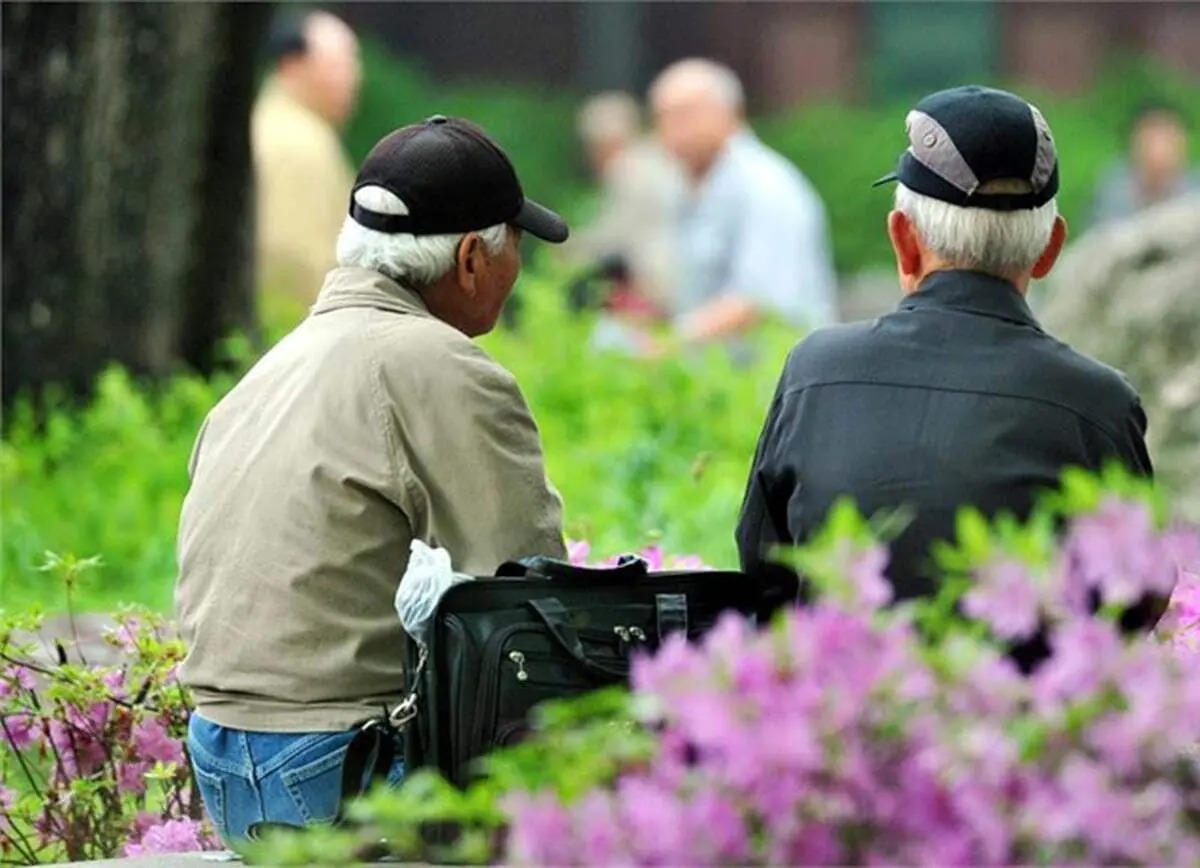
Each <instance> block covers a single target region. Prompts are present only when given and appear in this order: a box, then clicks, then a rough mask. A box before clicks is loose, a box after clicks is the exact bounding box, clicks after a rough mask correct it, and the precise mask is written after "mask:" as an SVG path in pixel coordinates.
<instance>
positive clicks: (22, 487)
mask: <svg viewBox="0 0 1200 868" xmlns="http://www.w3.org/2000/svg"><path fill="white" fill-rule="evenodd" d="M539 275H544V276H539ZM561 279H562V275H561V273H560V272H557V271H556V270H555V269H554V268H553V265H552V264H551V263H540V264H537V263H535V267H534V269H533V270H532V271H531V272H530V273H529V274H527V275H525V276H523V277H522V279H521V290H520V291H521V292H522V293H523V294H524V295H525V297H526V321H525V323H524V324H523V327H522V330H521V331H520V332H517V333H498V334H494V335H492V336H490V337H489V338H487V339H485V341H484V343H485V345H486V346H487V348H488V349H489V350H491V351H492V352H493V353H494V354H495V355H496V356H497V357H498V358H499V360H500V361H501V362H502V363H504V364H505V365H506V366H507V367H508V368H509V369H510V370H512V372H513V373H514V374H515V376H516V378H517V381H518V382H519V383H520V384H521V387H522V389H523V390H524V392H525V394H526V396H527V398H528V399H529V402H530V405H531V406H532V408H533V411H534V415H535V417H536V418H537V420H538V423H539V425H540V428H541V433H542V438H543V443H544V446H545V452H546V460H547V466H548V470H549V473H550V476H551V478H552V479H553V481H554V483H555V484H556V486H557V487H558V488H559V490H560V491H561V492H562V494H563V497H564V499H565V501H566V507H567V522H568V527H567V530H568V533H569V535H571V536H573V537H578V538H586V539H589V540H591V542H592V544H593V545H594V546H595V547H596V550H597V551H604V552H616V551H623V550H626V549H628V548H630V547H637V546H639V545H641V544H642V543H644V542H650V541H653V540H657V541H659V542H660V543H661V544H662V545H663V546H664V547H666V548H668V549H669V550H671V551H694V552H696V553H697V554H699V555H701V556H703V557H704V558H705V559H706V560H707V561H708V562H710V563H714V564H718V565H726V564H731V563H734V562H735V557H736V555H735V551H734V545H733V533H732V529H733V526H734V524H735V522H736V518H737V510H738V507H739V504H740V502H741V496H742V491H743V488H744V485H745V479H746V477H745V474H746V472H747V468H748V466H749V461H750V457H751V456H752V455H753V453H754V446H755V441H756V438H757V436H758V430H759V428H760V426H761V424H762V418H763V416H764V414H765V412H766V407H767V404H768V402H769V400H770V396H771V390H772V389H773V388H774V385H775V381H776V379H777V377H778V374H779V368H780V366H781V364H782V360H783V357H784V355H785V353H786V351H787V350H788V349H789V348H790V345H791V344H792V343H793V341H794V340H795V337H794V335H792V334H789V333H787V332H786V331H779V332H768V333H767V334H766V335H764V337H763V338H762V345H761V353H760V355H761V359H760V361H759V362H758V363H757V364H756V365H754V366H752V367H750V368H747V369H740V370H738V369H734V368H733V367H732V366H731V364H730V362H729V360H728V359H726V358H724V357H723V356H722V355H721V354H720V353H719V352H713V353H711V354H709V355H707V356H705V357H703V358H667V359H663V360H661V361H657V362H639V361H634V360H630V359H626V358H623V357H620V356H617V355H612V354H596V353H594V352H593V351H592V350H591V349H590V347H589V346H588V334H589V329H590V328H591V324H592V323H591V320H588V319H584V320H579V321H576V320H573V319H572V318H571V317H570V316H569V315H568V314H567V313H566V311H565V307H564V305H563V301H562V297H561V295H560V294H559V292H558V287H559V285H560V284H559V282H558V281H559V280H561ZM231 353H232V354H233V355H239V356H241V358H242V359H243V360H242V362H241V366H242V367H244V366H245V365H247V364H249V362H250V361H252V358H251V357H250V356H249V355H248V354H246V350H245V348H244V347H240V346H239V347H234V348H233V349H231ZM548 360H552V362H548ZM232 382H233V376H232V375H230V376H226V377H222V378H219V379H217V380H214V381H212V382H206V381H204V380H201V379H199V378H195V377H192V376H187V375H180V376H178V377H175V378H173V379H171V380H169V381H168V382H165V383H162V384H159V385H155V386H146V385H143V384H140V383H138V382H136V381H135V380H133V379H132V378H131V377H130V376H129V375H128V374H126V373H125V372H123V371H121V370H119V369H113V370H111V371H109V372H108V373H106V374H105V375H104V376H103V377H102V378H101V380H100V382H99V386H98V390H97V396H96V398H95V400H94V402H93V403H92V404H90V405H89V406H88V407H86V408H84V409H82V410H75V409H72V408H70V407H69V406H67V405H66V404H65V403H55V402H53V401H51V403H50V406H51V411H50V412H49V415H48V420H47V424H46V425H45V427H44V429H40V430H39V428H38V426H37V425H36V424H35V419H34V416H33V413H32V412H31V410H30V409H29V407H28V406H24V407H18V408H17V409H15V410H14V411H13V413H11V414H10V416H9V418H8V419H7V420H6V421H7V425H8V430H7V433H6V437H5V439H4V441H3V443H0V485H2V486H3V490H4V495H5V496H4V498H3V499H2V502H0V521H2V523H3V527H4V533H3V539H2V540H0V554H2V560H0V570H2V571H0V592H2V593H0V596H2V598H3V600H4V605H5V606H6V607H10V608H20V607H23V606H27V605H30V604H33V603H40V604H42V605H44V606H45V607H46V608H47V610H49V611H61V610H62V609H63V606H64V602H65V596H64V591H63V589H62V588H61V586H59V585H58V584H57V583H53V582H47V581H44V578H45V577H44V576H42V575H41V574H39V573H38V572H37V570H36V567H37V566H38V564H39V563H40V559H41V557H42V552H44V551H46V550H47V549H55V550H60V551H75V552H103V553H104V561H105V563H104V566H103V567H102V568H100V569H99V570H96V571H93V572H92V573H90V574H89V575H88V576H87V579H86V581H85V582H84V583H83V585H82V586H81V587H80V588H79V589H78V592H77V596H76V601H77V602H78V604H79V605H80V607H81V608H83V609H87V610H92V611H95V610H105V609H109V608H112V607H113V606H115V605H118V604H120V603H123V602H134V601H136V602H139V603H142V604H144V605H147V606H150V607H151V608H154V609H157V610H159V611H168V610H169V609H170V606H171V594H172V586H173V581H174V575H175V560H174V556H175V531H176V523H177V521H178V517H179V508H180V505H181V503H182V499H183V495H184V493H185V491H186V489H187V482H188V480H187V463H188V456H189V454H190V452H191V449H192V444H193V441H194V439H195V436H196V433H197V431H198V430H199V428H200V423H201V420H202V419H203V417H204V414H205V413H207V412H208V410H209V408H210V407H211V406H212V405H213V404H214V403H215V402H216V401H217V400H218V399H219V398H220V397H221V395H222V394H224V392H225V391H226V390H227V389H228V388H229V387H230V385H231V384H232Z"/></svg>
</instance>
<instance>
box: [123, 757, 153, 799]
mask: <svg viewBox="0 0 1200 868" xmlns="http://www.w3.org/2000/svg"><path fill="white" fill-rule="evenodd" d="M151 767H152V764H151V763H149V762H123V763H121V764H120V765H119V766H118V768H117V790H118V791H120V792H122V793H129V794H131V795H137V796H140V795H142V794H143V793H145V792H146V773H147V772H149V771H150V769H151Z"/></svg>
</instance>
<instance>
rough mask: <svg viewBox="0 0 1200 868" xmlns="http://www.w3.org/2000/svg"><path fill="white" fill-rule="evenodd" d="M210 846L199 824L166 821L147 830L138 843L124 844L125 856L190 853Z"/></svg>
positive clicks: (188, 821)
mask: <svg viewBox="0 0 1200 868" xmlns="http://www.w3.org/2000/svg"><path fill="white" fill-rule="evenodd" d="M210 846H211V842H210V841H209V840H208V839H207V836H206V835H205V832H204V828H203V827H202V826H201V825H200V823H197V822H196V821H195V820H167V821H166V822H163V823H160V824H159V825H157V826H151V827H150V828H149V829H147V830H146V832H145V834H144V835H142V837H141V840H140V841H137V842H130V843H129V844H126V845H125V855H126V856H145V855H148V854H151V853H191V852H194V851H197V850H205V849H208V848H209V847H210Z"/></svg>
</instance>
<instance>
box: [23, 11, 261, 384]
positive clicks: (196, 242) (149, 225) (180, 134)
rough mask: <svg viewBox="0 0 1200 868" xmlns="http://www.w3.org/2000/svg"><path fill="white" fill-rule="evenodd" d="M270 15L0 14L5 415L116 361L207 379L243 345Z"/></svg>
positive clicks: (250, 302)
mask: <svg viewBox="0 0 1200 868" xmlns="http://www.w3.org/2000/svg"><path fill="white" fill-rule="evenodd" d="M270 12H271V6H270V5H269V4H266V3H86V4H85V3H71V4H60V3H5V4H4V5H3V12H2V14H3V21H2V24H3V88H4V116H3V147H4V160H3V183H4V208H3V220H2V222H3V246H4V262H3V282H4V286H3V290H4V295H3V338H4V345H3V367H4V370H3V402H4V404H5V405H6V406H7V405H8V404H9V402H10V401H11V399H12V398H13V397H14V395H15V394H16V393H17V392H18V391H31V392H36V391H39V390H40V389H41V388H42V387H44V386H46V385H48V384H52V383H57V384H61V385H62V386H63V387H65V388H66V389H67V390H69V392H70V393H71V394H74V395H81V396H82V395H86V394H87V393H88V391H89V390H90V388H91V386H92V384H93V383H94V380H95V377H96V375H97V374H98V373H99V372H100V371H101V370H103V368H104V367H105V366H106V365H108V364H109V363H112V362H117V363H120V364H122V365H124V366H126V367H127V368H128V369H129V370H130V371H132V372H133V373H134V374H136V375H148V376H163V375H166V374H169V373H172V372H174V371H176V370H178V369H179V368H181V367H183V366H186V367H189V368H192V369H194V370H197V371H199V372H201V373H208V372H209V371H210V370H211V369H212V368H213V366H214V364H215V362H216V361H217V359H218V355H217V352H218V346H219V343H220V341H221V340H222V339H223V338H226V337H228V336H229V335H230V334H231V333H233V332H235V331H238V330H241V331H243V332H245V331H252V330H253V329H254V287H253V260H252V257H253V250H254V245H253V231H254V230H253V227H254V223H253V219H252V218H253V212H252V208H253V198H252V192H253V191H252V179H253V174H252V173H253V164H252V161H251V155H250V132H249V115H250V108H251V105H252V101H253V98H254V89H255V64H256V59H257V47H258V44H259V37H260V35H261V33H262V31H263V29H264V28H265V26H266V23H267V20H268V17H269V15H270Z"/></svg>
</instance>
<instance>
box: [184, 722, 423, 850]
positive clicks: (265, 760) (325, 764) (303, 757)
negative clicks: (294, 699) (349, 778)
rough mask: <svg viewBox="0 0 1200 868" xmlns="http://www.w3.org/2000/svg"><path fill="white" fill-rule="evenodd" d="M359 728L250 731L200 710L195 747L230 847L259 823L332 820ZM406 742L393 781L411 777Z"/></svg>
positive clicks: (205, 791)
mask: <svg viewBox="0 0 1200 868" xmlns="http://www.w3.org/2000/svg"><path fill="white" fill-rule="evenodd" d="M355 732H356V730H348V731H346V732H315V733H279V732H244V731H242V730H237V729H228V728H226V727H224V726H218V725H217V724H215V723H213V722H212V721H209V720H205V719H204V718H203V717H201V716H200V715H198V714H195V713H193V714H192V716H191V722H190V724H189V726H188V750H189V751H190V753H191V757H192V770H193V771H194V772H195V775H196V783H197V785H198V786H199V788H200V796H201V798H202V799H203V800H204V807H205V809H207V811H208V815H209V817H211V818H212V821H213V825H214V826H215V827H216V830H217V833H218V834H219V835H220V836H221V840H223V841H224V842H225V843H226V844H227V845H229V846H231V847H232V846H234V845H235V844H236V842H238V841H241V840H244V839H245V838H246V832H247V830H248V829H249V828H250V827H251V826H252V825H254V824H255V823H264V822H265V823H288V824H291V825H293V826H311V825H315V824H319V823H328V822H329V821H330V820H332V819H333V818H334V815H335V814H336V813H337V809H338V803H339V801H340V800H341V797H342V761H343V759H344V758H345V756H346V746H347V745H348V744H349V743H350V739H352V738H353V737H354V734H355ZM401 757H402V753H401V750H400V745H399V744H397V746H396V761H395V763H394V764H393V765H392V769H391V772H390V773H389V774H388V782H389V783H390V784H392V785H393V786H395V785H399V783H400V781H401V780H402V779H403V777H404V762H403V760H402V759H401Z"/></svg>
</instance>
